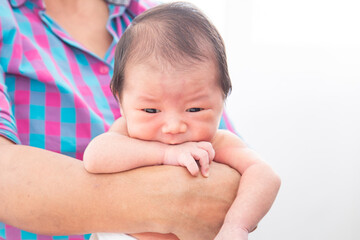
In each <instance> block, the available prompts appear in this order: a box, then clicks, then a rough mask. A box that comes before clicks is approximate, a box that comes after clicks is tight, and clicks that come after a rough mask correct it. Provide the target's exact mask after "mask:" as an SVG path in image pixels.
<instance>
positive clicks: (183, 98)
mask: <svg viewBox="0 0 360 240" xmlns="http://www.w3.org/2000/svg"><path fill="white" fill-rule="evenodd" d="M153 62H154V63H155V62H156V61H153ZM217 76H218V74H217V68H216V65H215V64H214V62H213V61H210V60H209V61H206V62H197V63H196V64H193V65H192V66H190V67H188V68H186V69H185V68H182V69H174V68H172V67H167V68H161V67H159V66H158V65H156V64H152V63H151V62H150V61H147V62H145V63H140V64H128V66H127V67H126V71H125V83H124V88H123V91H122V97H121V110H122V115H123V117H125V119H126V122H127V127H128V133H129V135H130V137H133V138H137V139H142V140H152V141H159V142H162V143H166V144H179V143H183V142H187V141H211V140H212V138H213V137H214V135H215V133H216V131H217V128H218V125H219V122H220V118H221V113H222V110H223V104H224V100H223V95H222V91H221V88H220V86H219V84H218V77H217Z"/></svg>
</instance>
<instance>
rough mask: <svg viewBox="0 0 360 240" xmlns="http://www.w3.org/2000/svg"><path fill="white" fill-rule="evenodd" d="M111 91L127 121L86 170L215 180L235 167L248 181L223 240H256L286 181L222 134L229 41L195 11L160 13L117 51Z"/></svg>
mask: <svg viewBox="0 0 360 240" xmlns="http://www.w3.org/2000/svg"><path fill="white" fill-rule="evenodd" d="M111 89H112V92H113V93H114V95H115V96H116V98H117V99H118V100H119V104H120V108H121V113H122V117H121V118H119V119H117V120H116V121H115V122H114V124H113V125H112V126H111V128H110V130H109V131H108V132H106V133H104V134H102V135H100V136H98V137H96V138H95V139H93V140H92V141H91V142H90V144H89V145H88V147H87V148H86V150H85V154H84V165H85V168H86V170H87V171H89V172H91V173H112V172H121V171H126V170H129V169H134V168H138V167H143V166H151V165H161V164H167V165H174V166H183V167H186V168H187V170H188V171H189V172H190V174H191V175H193V176H196V175H198V174H199V173H201V175H203V176H204V177H208V176H209V174H210V173H211V171H210V166H211V162H212V161H216V162H219V163H223V164H227V165H229V166H231V167H232V168H234V169H236V170H237V171H238V172H239V173H240V174H241V176H242V177H241V181H240V185H239V190H238V194H237V196H236V199H235V201H234V202H233V204H232V206H231V208H230V209H229V211H228V213H227V215H226V217H225V221H224V224H223V226H222V228H221V230H220V232H219V233H218V235H217V236H216V238H215V239H216V240H220V239H227V240H236V239H239V240H240V239H241V240H245V239H248V233H249V232H251V231H252V230H254V229H255V228H256V226H257V224H258V222H259V221H260V220H261V219H262V217H264V215H265V214H266V213H267V211H268V210H269V209H270V207H271V205H272V203H273V201H274V200H275V197H276V195H277V192H278V189H279V186H280V180H279V177H278V176H277V175H276V174H275V173H274V172H273V170H272V169H271V168H270V167H269V166H268V165H267V164H265V163H264V162H263V161H262V160H261V159H260V157H259V156H258V155H257V154H256V153H255V152H254V151H253V150H252V149H250V148H248V147H247V146H246V144H245V143H244V142H243V141H242V140H241V139H240V138H239V137H237V136H236V135H235V134H233V133H231V132H229V131H226V130H218V126H219V122H220V118H221V115H222V111H223V107H224V101H225V99H226V97H227V95H228V94H229V92H230V90H231V82H230V78H229V74H228V69H227V61H226V55H225V47H224V44H223V41H222V38H221V36H220V35H219V33H218V31H217V30H216V29H215V27H214V26H213V25H212V24H211V23H210V22H209V20H208V19H207V18H206V17H205V16H204V15H203V14H202V13H201V12H200V11H199V10H198V9H197V8H195V7H194V6H193V5H190V4H188V3H170V4H163V5H159V6H157V7H155V8H152V9H150V10H148V11H146V12H145V13H143V14H141V15H140V16H138V17H137V18H136V19H135V20H134V21H133V22H132V24H131V26H130V27H129V28H128V29H127V30H126V32H125V33H124V35H123V36H122V37H121V39H120V42H119V43H118V45H117V49H116V56H115V70H114V76H113V78H112V81H111ZM199 221H201V218H200V219H199ZM98 236H101V235H98ZM117 239H133V238H132V237H130V236H128V235H122V238H120V235H119V238H117Z"/></svg>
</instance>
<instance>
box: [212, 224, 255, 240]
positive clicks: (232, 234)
mask: <svg viewBox="0 0 360 240" xmlns="http://www.w3.org/2000/svg"><path fill="white" fill-rule="evenodd" d="M248 235H249V232H248V231H247V230H246V229H244V228H241V227H234V226H232V225H230V224H226V223H224V225H223V226H222V227H221V229H220V232H219V233H218V234H217V235H216V237H215V239H214V240H248Z"/></svg>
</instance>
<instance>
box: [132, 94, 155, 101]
mask: <svg viewBox="0 0 360 240" xmlns="http://www.w3.org/2000/svg"><path fill="white" fill-rule="evenodd" d="M137 100H138V101H142V102H157V101H158V100H157V98H156V97H153V96H149V95H140V96H138V97H137Z"/></svg>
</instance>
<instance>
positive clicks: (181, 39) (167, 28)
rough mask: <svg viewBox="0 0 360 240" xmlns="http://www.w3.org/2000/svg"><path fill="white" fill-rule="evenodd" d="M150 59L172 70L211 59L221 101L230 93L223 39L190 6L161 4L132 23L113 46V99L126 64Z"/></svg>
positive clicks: (210, 24) (118, 91) (180, 3)
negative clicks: (152, 57)
mask: <svg viewBox="0 0 360 240" xmlns="http://www.w3.org/2000/svg"><path fill="white" fill-rule="evenodd" d="M150 56H155V58H156V59H157V60H158V61H159V62H161V63H164V64H170V66H173V67H179V66H181V67H187V66H191V65H192V64H194V63H196V62H197V61H205V60H209V59H211V60H214V61H215V62H216V63H217V67H218V71H217V72H218V75H219V76H218V77H219V85H220V86H221V89H222V92H223V96H224V98H226V97H227V96H228V94H229V93H230V91H231V81H230V77H229V73H228V67H227V60H226V53H225V46H224V42H223V39H222V38H221V36H220V34H219V32H218V31H217V30H216V28H215V26H214V25H213V24H212V23H211V22H210V21H209V20H208V19H207V17H206V16H205V15H204V14H203V13H202V12H201V11H200V10H199V9H198V8H196V7H195V6H194V5H192V4H190V3H186V2H173V3H167V4H161V5H159V6H157V7H154V8H151V9H149V10H147V11H145V12H144V13H142V14H140V15H139V16H137V17H136V18H135V19H134V20H133V22H132V23H131V25H130V26H129V27H128V28H127V29H126V31H125V32H124V34H123V35H122V36H121V38H120V41H119V43H118V44H117V47H116V53H115V67H114V75H113V77H112V80H111V83H110V88H111V91H112V93H113V94H114V96H115V97H119V98H121V94H122V90H123V87H124V77H125V68H126V64H127V63H128V62H129V61H131V62H132V63H142V62H145V61H146V60H147V59H148V58H149V57H150ZM119 100H120V99H119Z"/></svg>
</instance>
